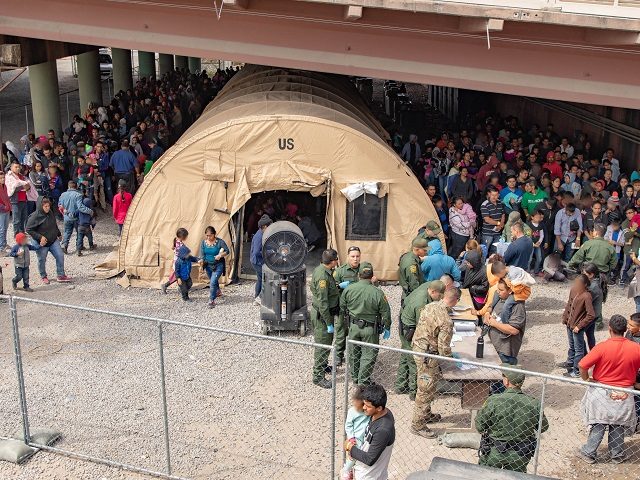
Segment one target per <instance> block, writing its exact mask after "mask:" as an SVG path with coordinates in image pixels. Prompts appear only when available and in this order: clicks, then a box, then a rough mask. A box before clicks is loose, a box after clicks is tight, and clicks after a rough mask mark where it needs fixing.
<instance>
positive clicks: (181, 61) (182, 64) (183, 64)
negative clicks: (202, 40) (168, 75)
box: [175, 55, 189, 70]
mask: <svg viewBox="0 0 640 480" xmlns="http://www.w3.org/2000/svg"><path fill="white" fill-rule="evenodd" d="M175 62H176V68H179V69H180V70H188V69H189V57H185V56H183V55H176V58H175Z"/></svg>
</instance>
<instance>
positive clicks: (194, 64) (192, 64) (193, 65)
mask: <svg viewBox="0 0 640 480" xmlns="http://www.w3.org/2000/svg"><path fill="white" fill-rule="evenodd" d="M189 71H190V72H191V73H195V74H196V75H198V74H199V73H200V72H201V71H202V63H201V62H200V59H199V58H197V57H189Z"/></svg>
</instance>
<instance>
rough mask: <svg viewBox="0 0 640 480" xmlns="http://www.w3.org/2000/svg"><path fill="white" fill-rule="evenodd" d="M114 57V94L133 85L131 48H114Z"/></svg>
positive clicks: (112, 51)
mask: <svg viewBox="0 0 640 480" xmlns="http://www.w3.org/2000/svg"><path fill="white" fill-rule="evenodd" d="M111 57H112V59H113V94H114V95H115V94H116V93H118V92H119V91H120V90H124V91H125V92H126V91H127V90H128V89H130V88H132V87H133V75H132V73H131V50H125V49H123V48H112V49H111Z"/></svg>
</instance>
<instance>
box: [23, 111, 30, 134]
mask: <svg viewBox="0 0 640 480" xmlns="http://www.w3.org/2000/svg"><path fill="white" fill-rule="evenodd" d="M24 118H25V121H26V122H27V131H26V133H25V134H26V135H29V107H28V106H27V105H25V106H24Z"/></svg>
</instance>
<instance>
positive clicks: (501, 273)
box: [487, 261, 536, 318]
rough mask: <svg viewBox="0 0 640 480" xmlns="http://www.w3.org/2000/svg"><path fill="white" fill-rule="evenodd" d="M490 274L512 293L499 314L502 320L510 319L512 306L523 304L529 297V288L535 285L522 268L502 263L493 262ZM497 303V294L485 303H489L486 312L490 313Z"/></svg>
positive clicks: (533, 280)
mask: <svg viewBox="0 0 640 480" xmlns="http://www.w3.org/2000/svg"><path fill="white" fill-rule="evenodd" d="M491 273H492V274H493V275H495V276H496V277H497V278H498V279H501V280H502V279H504V281H505V283H506V284H507V286H508V287H509V290H510V291H511V292H512V293H513V294H512V295H509V298H508V299H507V301H506V302H505V304H504V308H503V309H502V314H501V316H502V317H503V318H509V317H511V309H512V308H513V305H514V304H515V303H516V302H522V303H524V302H525V301H526V300H527V299H528V298H529V297H530V296H531V287H532V286H533V285H535V283H536V281H535V279H534V278H533V277H532V276H531V275H529V273H527V272H526V271H525V270H523V269H522V268H520V267H507V266H506V265H505V264H504V262H502V261H498V262H495V263H493V264H492V265H491ZM499 301H500V298H499V296H498V294H497V292H496V294H494V297H493V298H490V299H487V303H489V302H491V308H490V309H489V310H488V311H489V312H492V311H493V308H494V307H495V306H496V304H497V303H498V302H499Z"/></svg>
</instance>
